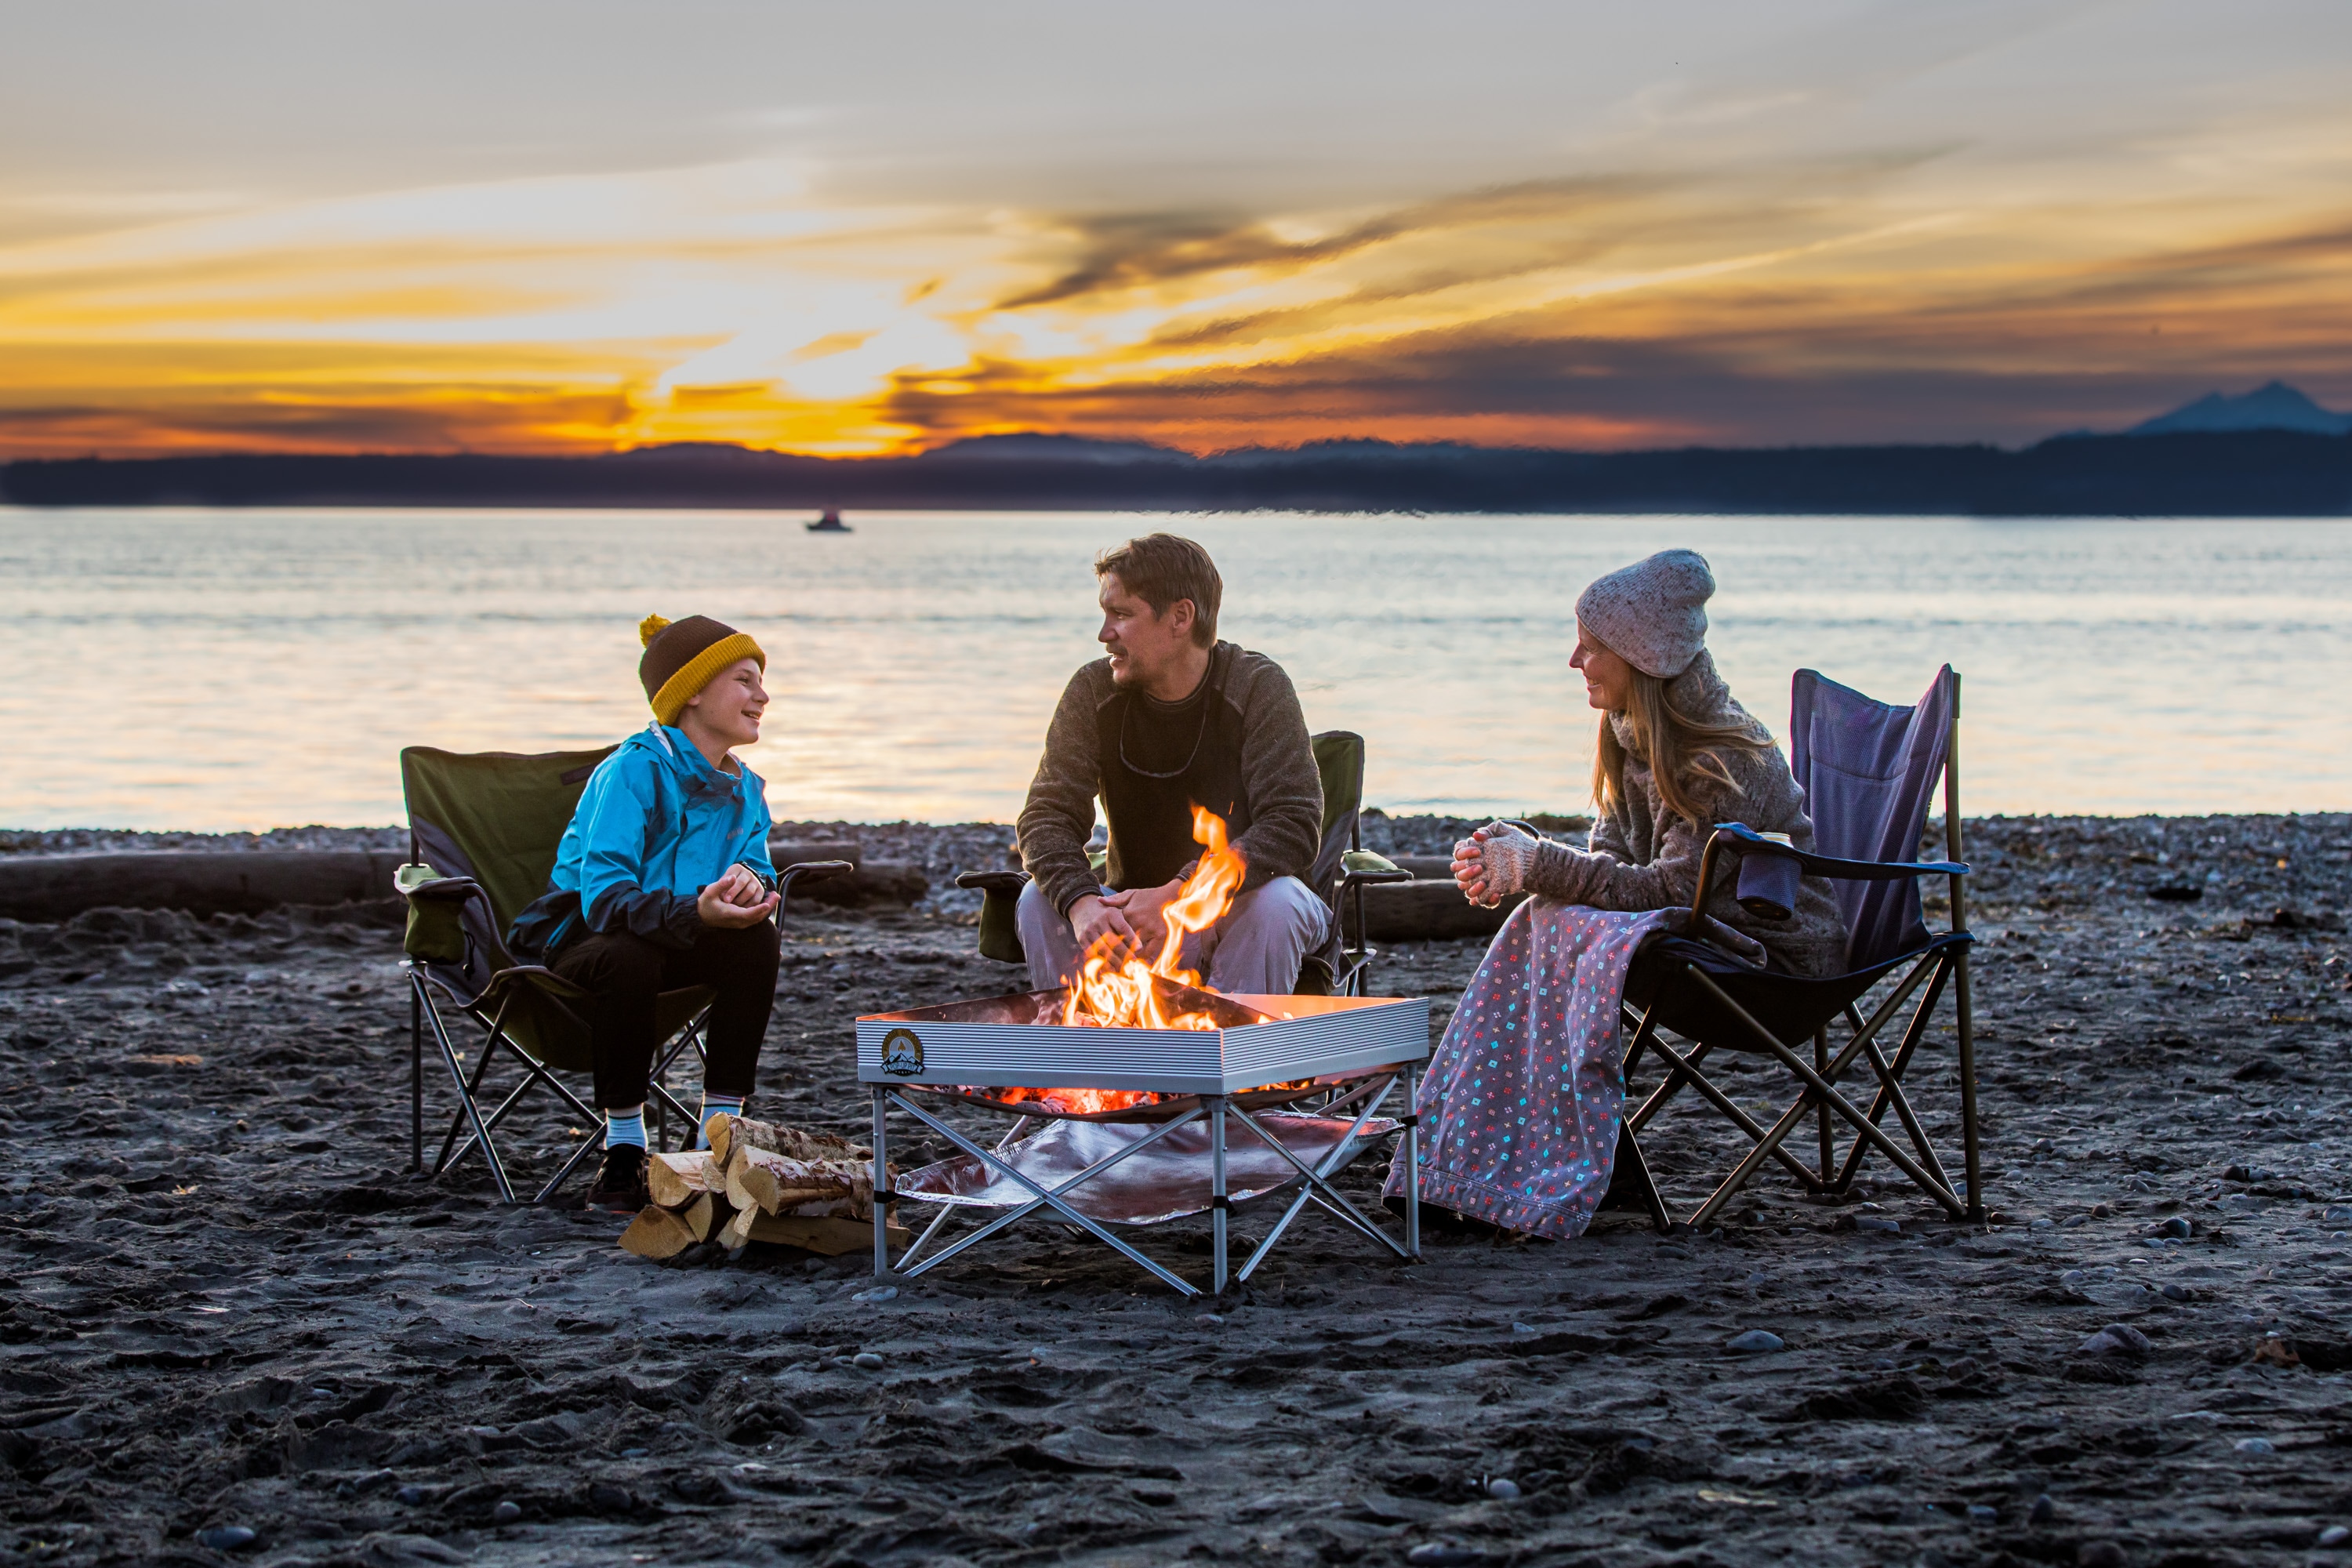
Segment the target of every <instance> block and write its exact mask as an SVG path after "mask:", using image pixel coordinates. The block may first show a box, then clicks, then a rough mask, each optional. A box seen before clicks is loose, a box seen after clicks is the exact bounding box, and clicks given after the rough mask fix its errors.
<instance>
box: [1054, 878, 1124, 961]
mask: <svg viewBox="0 0 2352 1568" xmlns="http://www.w3.org/2000/svg"><path fill="white" fill-rule="evenodd" d="M1125 897H1126V895H1125V894H1124V893H1113V894H1112V895H1111V896H1110V898H1108V899H1104V898H1098V897H1097V896H1096V895H1095V894H1093V893H1081V894H1079V895H1078V897H1077V899H1076V901H1075V902H1073V903H1072V904H1071V905H1070V931H1071V932H1072V934H1074V935H1075V936H1076V938H1077V939H1078V956H1079V957H1080V958H1082V959H1083V958H1087V957H1090V956H1092V954H1093V953H1094V951H1095V949H1096V947H1097V944H1103V943H1107V944H1108V946H1106V947H1105V948H1104V957H1106V958H1107V959H1108V960H1109V961H1110V962H1112V963H1118V962H1119V960H1120V959H1122V958H1124V957H1125V956H1126V955H1127V954H1129V953H1130V952H1139V951H1141V947H1140V944H1139V943H1138V942H1137V941H1136V939H1135V928H1134V927H1133V926H1131V925H1129V923H1128V918H1127V911H1126V910H1123V909H1121V908H1120V907H1119V906H1118V903H1116V902H1114V901H1113V900H1120V899H1124V898H1125Z"/></svg>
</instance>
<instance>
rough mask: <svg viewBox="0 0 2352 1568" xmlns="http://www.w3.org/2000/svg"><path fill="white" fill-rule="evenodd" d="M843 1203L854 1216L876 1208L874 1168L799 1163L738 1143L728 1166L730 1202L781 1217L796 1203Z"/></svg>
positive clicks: (854, 1164) (833, 1162) (827, 1162)
mask: <svg viewBox="0 0 2352 1568" xmlns="http://www.w3.org/2000/svg"><path fill="white" fill-rule="evenodd" d="M834 1200H841V1201H844V1202H846V1203H847V1204H848V1205H849V1208H850V1212H851V1213H852V1214H853V1215H861V1216H862V1215H866V1214H867V1213H870V1212H871V1211H872V1209H873V1205H874V1172H873V1168H872V1167H871V1166H870V1165H868V1164H865V1163H859V1162H856V1161H851V1160H796V1159H793V1158H791V1157H789V1156H787V1155H783V1154H778V1153H775V1152H772V1151H769V1150H766V1149H759V1148H749V1147H746V1146H744V1145H743V1144H740V1143H738V1144H737V1145H736V1146H735V1147H734V1149H733V1150H732V1151H731V1152H730V1157H729V1159H728V1161H727V1201H728V1202H729V1203H731V1204H733V1205H735V1206H736V1207H737V1208H739V1209H752V1208H756V1209H758V1210H760V1211H761V1213H763V1214H771V1215H772V1214H781V1213H782V1212H783V1211H784V1210H786V1209H789V1208H791V1207H793V1205H796V1204H805V1203H825V1202H830V1201H834Z"/></svg>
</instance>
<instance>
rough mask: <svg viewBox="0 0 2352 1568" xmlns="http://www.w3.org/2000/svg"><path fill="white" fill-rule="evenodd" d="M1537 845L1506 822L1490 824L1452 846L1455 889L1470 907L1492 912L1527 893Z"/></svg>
mask: <svg viewBox="0 0 2352 1568" xmlns="http://www.w3.org/2000/svg"><path fill="white" fill-rule="evenodd" d="M1539 842H1541V840H1539V839H1538V838H1536V837H1533V836H1531V835H1529V834H1528V833H1527V832H1525V831H1523V830H1522V829H1520V828H1517V827H1514V826H1511V825H1510V824H1509V823H1507V822H1490V823H1488V824H1487V825H1486V826H1484V827H1482V828H1480V829H1478V831H1477V832H1475V833H1473V834H1472V835H1471V836H1470V837H1467V838H1465V839H1463V840H1462V841H1461V842H1459V843H1457V844H1455V845H1454V886H1455V887H1457V888H1460V889H1462V896H1463V897H1464V898H1465V899H1468V900H1470V901H1471V902H1472V903H1474V904H1481V905H1484V906H1485V907H1486V908H1488V909H1492V908H1494V907H1495V906H1496V904H1499V903H1501V902H1502V901H1503V900H1505V899H1507V898H1508V897H1509V896H1510V895H1511V894H1513V893H1520V892H1525V891H1526V890H1527V886H1528V867H1529V866H1531V865H1533V864H1534V863H1535V858H1536V846H1537V844H1538V843H1539Z"/></svg>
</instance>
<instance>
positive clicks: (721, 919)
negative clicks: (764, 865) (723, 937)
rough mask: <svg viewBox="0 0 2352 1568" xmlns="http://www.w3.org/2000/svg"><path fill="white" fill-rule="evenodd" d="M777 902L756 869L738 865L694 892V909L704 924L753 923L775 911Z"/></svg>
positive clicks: (731, 924)
mask: <svg viewBox="0 0 2352 1568" xmlns="http://www.w3.org/2000/svg"><path fill="white" fill-rule="evenodd" d="M778 901H779V900H777V898H776V895H775V894H773V893H772V892H770V891H768V889H767V885H766V884H765V883H763V882H761V880H760V877H759V873H758V872H756V871H754V870H752V869H751V868H750V867H749V866H740V865H739V866H730V867H729V868H727V871H726V874H725V875H724V876H722V877H720V878H719V879H718V880H717V881H715V882H712V883H710V884H709V885H708V886H706V887H705V888H704V889H702V891H701V892H699V893H698V894H696V895H695V900H694V909H695V912H696V913H697V914H698V915H700V916H701V917H702V923H703V924H704V925H707V926H755V925H758V924H759V923H760V922H761V921H763V920H766V919H767V918H768V917H769V916H770V915H772V914H773V913H775V910H776V904H777V902H778Z"/></svg>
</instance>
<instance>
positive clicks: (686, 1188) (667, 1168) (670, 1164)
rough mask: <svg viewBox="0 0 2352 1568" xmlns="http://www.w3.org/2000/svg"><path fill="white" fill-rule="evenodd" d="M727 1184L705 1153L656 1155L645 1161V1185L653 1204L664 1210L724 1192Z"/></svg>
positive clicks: (699, 1151)
mask: <svg viewBox="0 0 2352 1568" xmlns="http://www.w3.org/2000/svg"><path fill="white" fill-rule="evenodd" d="M726 1184H727V1183H726V1178H725V1177H723V1176H721V1175H720V1174H719V1168H718V1166H717V1164H716V1163H713V1161H712V1160H711V1157H710V1154H709V1152H708V1151H707V1150H701V1149H691V1150H688V1151H686V1152H682V1153H676V1154H666V1153H656V1155H655V1156H654V1157H653V1158H652V1159H650V1160H648V1161H646V1186H647V1187H648V1188H650V1189H651V1190H652V1192H653V1196H654V1202H656V1203H657V1204H659V1205H661V1206H662V1207H664V1208H666V1209H675V1208H684V1207H685V1206H686V1205H688V1204H690V1203H692V1202H693V1201H694V1200H695V1199H696V1198H697V1197H698V1196H704V1195H707V1194H710V1193H712V1192H717V1191H722V1190H724V1189H725V1187H726Z"/></svg>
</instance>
